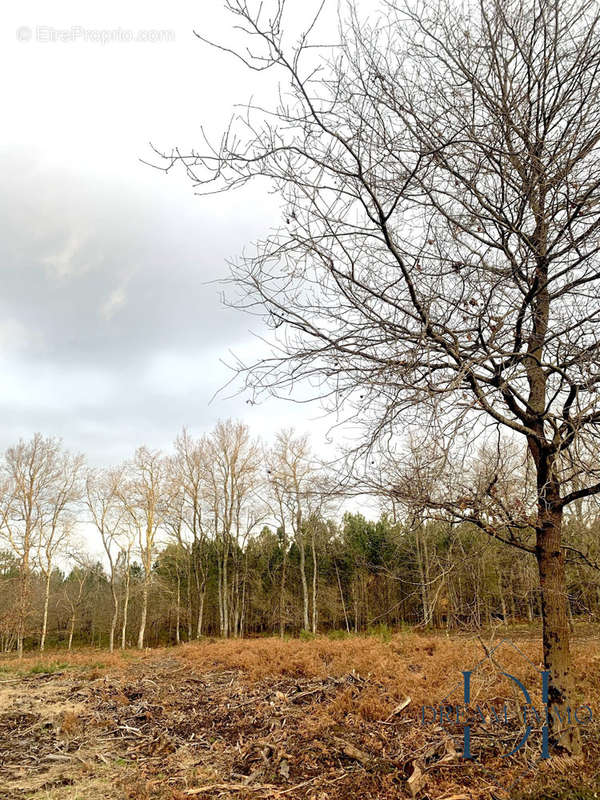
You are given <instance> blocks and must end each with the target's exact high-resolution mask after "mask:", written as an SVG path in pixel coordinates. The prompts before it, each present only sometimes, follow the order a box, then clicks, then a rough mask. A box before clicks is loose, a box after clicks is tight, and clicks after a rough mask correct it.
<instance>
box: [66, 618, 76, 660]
mask: <svg viewBox="0 0 600 800" xmlns="http://www.w3.org/2000/svg"><path fill="white" fill-rule="evenodd" d="M74 632H75V612H73V613H72V614H71V627H70V629H69V644H68V646H67V650H69V651H70V650H71V648H72V646H73V633H74Z"/></svg>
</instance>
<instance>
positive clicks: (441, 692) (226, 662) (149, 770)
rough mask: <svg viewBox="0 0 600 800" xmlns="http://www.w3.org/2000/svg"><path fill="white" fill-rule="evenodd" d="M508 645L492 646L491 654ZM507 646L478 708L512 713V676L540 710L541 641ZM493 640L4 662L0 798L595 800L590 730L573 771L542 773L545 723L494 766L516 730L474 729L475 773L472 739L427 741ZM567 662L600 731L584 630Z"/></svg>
mask: <svg viewBox="0 0 600 800" xmlns="http://www.w3.org/2000/svg"><path fill="white" fill-rule="evenodd" d="M505 634H506V632H505V631H503V632H497V633H496V638H495V640H493V645H497V644H498V642H499V641H500V639H501V638H502V636H503V635H505ZM509 634H510V637H511V640H512V641H514V643H515V644H516V645H517V647H518V649H515V648H514V647H512V646H511V645H509V644H506V643H505V644H501V645H500V646H499V647H498V649H497V650H496V651H495V652H494V655H493V658H492V659H486V660H485V661H484V662H483V663H482V664H481V666H480V667H479V669H478V670H477V672H476V674H475V676H474V678H473V693H474V697H475V698H476V700H477V702H480V703H481V704H482V705H483V704H484V703H485V701H487V700H489V701H491V702H493V703H495V704H498V703H503V702H504V701H506V702H507V703H508V704H509V706H510V704H511V703H513V704H514V703H515V702H516V699H517V698H516V696H515V693H514V691H513V690H514V686H513V685H512V684H511V683H510V681H508V680H507V679H505V678H502V677H501V676H500V672H501V671H502V670H505V671H508V672H510V673H511V674H514V675H518V676H519V678H520V680H522V681H523V682H524V683H525V685H526V686H527V687H528V688H530V689H531V693H532V699H533V701H534V705H535V704H536V700H535V698H536V697H538V699H539V692H538V693H537V694H536V692H537V691H538V690H537V687H538V685H539V676H538V675H537V673H536V668H537V667H539V666H540V656H541V646H540V642H539V637H538V636H536V635H534V634H528V633H523V632H521V633H519V632H518V631H510V632H509ZM490 641H491V638H490V637H482V638H481V639H478V637H476V636H470V635H465V636H460V637H454V638H447V637H446V636H444V635H432V636H421V635H417V634H416V633H411V632H409V633H402V634H397V635H395V636H392V637H387V636H386V637H349V638H344V639H341V640H332V639H328V638H325V637H323V638H318V639H316V640H314V641H298V640H290V641H280V640H278V639H255V640H243V641H214V640H205V641H203V642H200V643H198V644H193V645H183V646H181V647H178V648H170V649H158V650H151V651H145V652H143V653H137V652H133V653H132V652H126V653H124V654H120V653H119V654H115V655H112V656H111V655H109V654H107V653H105V652H101V651H90V650H88V651H80V652H74V653H72V654H69V655H68V656H67V655H66V654H65V653H64V652H62V653H52V654H48V655H47V656H45V657H44V658H43V659H40V658H38V657H34V656H28V657H27V658H25V659H24V661H23V662H21V663H19V662H17V661H16V660H7V659H4V660H2V661H1V662H0V670H1V673H0V798H1V800H24V798H30V799H31V800H113V799H114V800H117V799H118V800H154V799H156V800H171V799H173V800H184V799H185V798H199V800H204V798H218V797H221V798H223V800H228V799H229V798H257V799H258V798H282V800H285V798H290V799H291V800H293V799H294V798H311V799H314V800H341V799H342V798H353V797H355V796H357V795H358V796H360V797H361V798H400V797H412V796H413V794H414V795H416V796H417V797H423V798H425V797H429V798H432V799H433V798H439V799H440V800H442V799H444V800H450V798H453V800H467V798H484V797H485V798H490V797H494V796H496V797H498V798H505V797H508V796H510V797H511V798H515V797H520V796H523V797H556V798H559V797H570V798H588V797H589V798H592V797H596V796H599V795H597V794H596V793H597V792H599V793H600V778H598V777H597V776H598V774H599V773H600V737H599V735H598V734H599V726H598V724H597V723H596V722H595V721H594V722H592V723H588V724H586V725H584V726H582V728H581V730H582V733H583V737H584V757H583V759H581V760H579V761H576V762H575V761H573V760H568V759H565V758H561V757H557V756H554V757H553V758H552V759H550V761H547V762H540V760H539V756H540V741H541V734H540V733H539V728H540V727H541V726H540V725H537V726H536V725H535V724H534V726H533V731H532V735H531V737H530V740H529V741H528V743H527V745H526V746H525V747H524V748H523V749H522V750H521V751H520V752H519V753H518V754H517V755H515V756H512V757H510V758H502V757H501V755H500V754H501V753H502V752H506V751H507V750H508V749H509V745H514V743H516V741H518V739H519V738H520V736H519V731H518V729H517V726H516V725H515V726H513V727H511V726H510V725H508V727H504V728H502V729H497V728H494V727H493V726H491V725H490V724H489V723H485V724H484V723H482V724H481V725H479V726H475V727H474V728H473V734H472V737H473V744H472V749H473V754H474V756H475V758H474V760H473V761H472V762H471V763H469V764H466V763H465V762H464V761H463V760H462V759H461V758H460V753H461V748H462V726H451V725H448V724H445V725H443V726H441V725H439V724H433V723H432V724H428V725H425V726H424V725H422V722H421V713H422V712H421V708H422V706H423V705H433V704H435V703H439V702H440V701H441V700H442V698H443V697H444V696H445V695H446V694H447V693H448V692H450V691H451V689H452V687H453V686H455V685H456V686H457V690H456V692H455V694H454V696H453V697H452V698H451V700H450V702H454V703H458V702H461V695H462V684H461V680H462V676H461V671H462V670H465V669H470V668H472V667H473V666H475V665H476V664H477V663H478V662H480V661H481V659H482V658H483V657H484V656H485V655H486V653H485V647H488V648H489V646H490ZM574 651H575V691H576V695H577V698H578V700H579V701H580V702H581V703H588V704H590V705H591V706H592V708H593V711H594V715H597V714H598V713H600V646H599V640H598V637H597V635H596V632H595V631H594V630H592V629H590V628H587V627H586V628H581V629H578V630H577V631H576V635H575V642H574ZM528 659H529V660H528ZM530 662H531V663H530ZM409 698H410V701H409V702H408V700H409ZM429 716H431V713H430V712H429ZM518 776H521V777H520V778H519V780H518V783H517V784H516V785H515V786H514V787H513V788H511V789H510V790H509V791H508V793H507V792H506V791H505V790H506V787H509V786H511V784H512V783H513V781H514V779H515V778H517V777H518ZM574 787H576V789H577V791H576V792H575V790H574Z"/></svg>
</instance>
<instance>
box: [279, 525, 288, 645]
mask: <svg viewBox="0 0 600 800" xmlns="http://www.w3.org/2000/svg"><path fill="white" fill-rule="evenodd" d="M287 557H288V553H287V542H286V540H285V536H284V540H283V559H282V562H281V580H280V582H279V637H280V638H281V639H283V637H284V636H285V579H286V572H287Z"/></svg>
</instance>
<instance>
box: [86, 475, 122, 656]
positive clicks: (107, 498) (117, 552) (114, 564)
mask: <svg viewBox="0 0 600 800" xmlns="http://www.w3.org/2000/svg"><path fill="white" fill-rule="evenodd" d="M122 481H123V471H122V470H107V471H104V472H101V471H93V470H91V471H90V472H89V473H88V475H87V478H86V482H85V500H86V505H87V508H88V511H89V512H90V515H91V517H92V521H93V523H94V525H95V527H96V529H97V530H98V533H99V534H100V538H101V539H102V546H103V548H104V552H105V554H106V559H107V561H108V580H109V585H110V594H111V600H112V617H111V621H110V630H109V635H108V649H109V650H110V652H111V653H112V652H113V650H114V646H115V631H116V629H117V622H118V619H119V594H118V591H117V578H118V572H119V566H120V564H121V562H122V561H123V547H124V541H123V516H124V513H125V510H124V508H123V504H122V503H121V502H120V499H119V491H120V487H121V484H122ZM125 547H126V545H125ZM127 560H128V559H127ZM127 568H128V567H127Z"/></svg>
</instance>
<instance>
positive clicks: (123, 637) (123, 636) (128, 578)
mask: <svg viewBox="0 0 600 800" xmlns="http://www.w3.org/2000/svg"><path fill="white" fill-rule="evenodd" d="M130 584H131V575H130V573H129V560H128V561H127V575H126V577H125V597H124V598H123V627H122V628H121V650H125V643H126V637H127V616H128V613H129V589H130Z"/></svg>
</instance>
